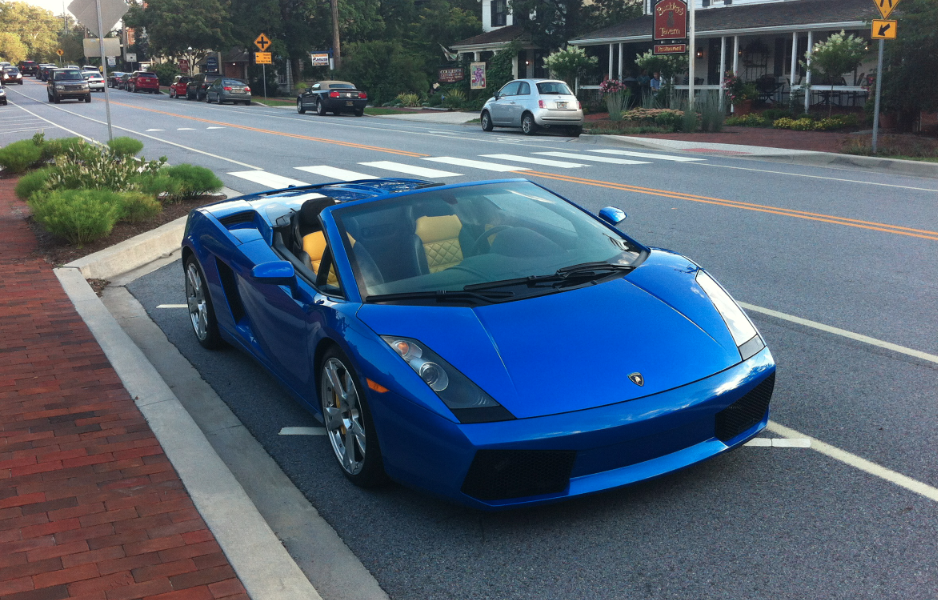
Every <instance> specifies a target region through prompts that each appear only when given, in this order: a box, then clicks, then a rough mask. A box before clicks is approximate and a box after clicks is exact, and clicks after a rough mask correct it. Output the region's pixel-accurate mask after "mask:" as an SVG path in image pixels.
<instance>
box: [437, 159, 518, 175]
mask: <svg viewBox="0 0 938 600" xmlns="http://www.w3.org/2000/svg"><path fill="white" fill-rule="evenodd" d="M423 160H429V161H433V162H438V163H445V164H447V165H455V166H457V167H469V168H471V169H482V170H483V171H497V172H499V173H508V172H510V171H529V170H530V169H528V168H527V167H516V166H514V165H500V164H496V163H490V162H483V161H481V160H469V159H468V158H454V157H452V156H428V157H425V158H424V159H423Z"/></svg>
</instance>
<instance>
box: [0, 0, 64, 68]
mask: <svg viewBox="0 0 938 600" xmlns="http://www.w3.org/2000/svg"><path fill="white" fill-rule="evenodd" d="M62 25H63V22H62V20H61V19H60V18H58V17H56V16H55V15H54V14H52V11H49V10H46V9H44V8H39V7H37V6H32V5H31V4H27V3H25V2H5V1H3V0H0V31H2V32H4V33H10V34H14V35H16V36H17V37H18V38H19V40H20V42H21V43H22V44H23V45H24V46H25V48H26V54H27V57H26V58H29V59H31V60H35V61H44V60H51V59H52V58H53V57H54V56H55V50H56V48H57V47H58V46H57V44H58V33H59V31H61V30H62ZM11 62H12V61H11Z"/></svg>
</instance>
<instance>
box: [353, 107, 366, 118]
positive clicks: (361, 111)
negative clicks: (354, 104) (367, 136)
mask: <svg viewBox="0 0 938 600" xmlns="http://www.w3.org/2000/svg"><path fill="white" fill-rule="evenodd" d="M355 116H356V117H363V116H365V109H364V108H356V109H355Z"/></svg>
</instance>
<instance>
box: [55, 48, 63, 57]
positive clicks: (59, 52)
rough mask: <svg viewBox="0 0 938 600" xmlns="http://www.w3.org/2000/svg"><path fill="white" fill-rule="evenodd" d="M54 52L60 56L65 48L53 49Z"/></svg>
mask: <svg viewBox="0 0 938 600" xmlns="http://www.w3.org/2000/svg"><path fill="white" fill-rule="evenodd" d="M55 53H56V54H58V55H59V56H62V55H63V54H65V50H62V49H61V48H59V49H58V50H56V51H55Z"/></svg>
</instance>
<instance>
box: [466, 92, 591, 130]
mask: <svg viewBox="0 0 938 600" xmlns="http://www.w3.org/2000/svg"><path fill="white" fill-rule="evenodd" d="M479 119H480V121H481V123H482V130H483V131H492V128H493V127H520V128H521V131H523V132H524V133H525V134H526V135H534V134H535V133H537V130H538V129H541V128H543V129H554V128H560V129H564V130H566V131H567V132H569V133H570V134H572V135H574V136H577V135H580V133H581V132H582V131H583V107H582V106H581V105H580V101H579V100H577V99H576V96H575V95H574V94H573V92H571V91H570V88H569V87H568V86H567V84H566V83H564V82H563V81H558V80H556V79H515V80H514V81H509V82H508V83H506V84H505V85H504V86H503V87H502V89H500V90H498V92H497V93H496V94H495V95H494V96H493V97H491V98H489V99H488V102H486V103H485V106H483V107H482V113H481V114H480V115H479Z"/></svg>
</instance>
